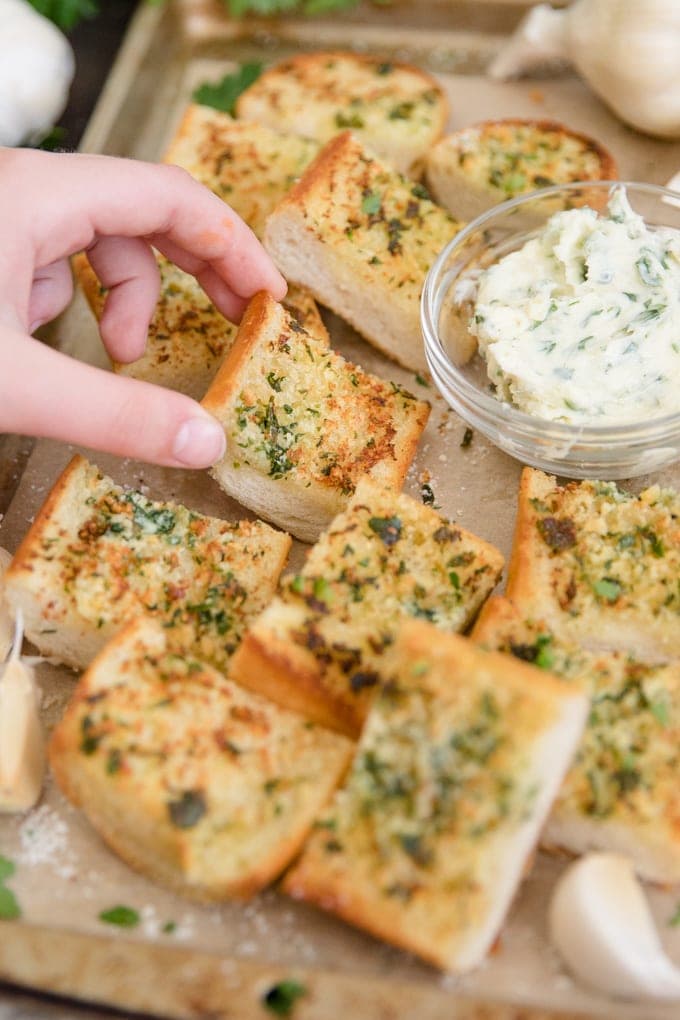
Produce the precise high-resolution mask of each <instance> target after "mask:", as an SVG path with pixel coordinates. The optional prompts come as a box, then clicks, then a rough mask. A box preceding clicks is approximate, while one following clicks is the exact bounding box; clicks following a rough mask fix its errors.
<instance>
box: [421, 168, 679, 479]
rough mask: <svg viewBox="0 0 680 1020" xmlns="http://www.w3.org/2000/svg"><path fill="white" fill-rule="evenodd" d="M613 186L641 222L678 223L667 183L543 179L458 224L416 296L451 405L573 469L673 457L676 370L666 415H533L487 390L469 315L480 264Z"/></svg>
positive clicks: (626, 466) (491, 431) (629, 471)
mask: <svg viewBox="0 0 680 1020" xmlns="http://www.w3.org/2000/svg"><path fill="white" fill-rule="evenodd" d="M613 187H624V188H625V189H626V193H627V196H628V200H629V202H630V204H631V206H632V208H633V209H634V211H635V212H637V213H639V214H640V215H641V216H642V217H643V218H644V220H645V222H646V223H647V225H648V227H650V228H652V229H654V228H655V227H663V228H666V229H669V228H670V229H675V230H680V195H679V194H678V192H674V191H669V190H668V189H666V188H662V187H658V186H656V185H653V184H640V183H634V182H628V181H598V182H593V181H587V182H579V183H576V184H569V185H557V186H555V187H550V188H544V189H541V191H537V192H532V193H531V194H529V195H523V196H521V197H520V198H516V199H512V200H511V201H508V202H503V203H502V204H500V205H497V206H495V207H494V208H493V209H490V210H489V211H488V212H486V213H483V214H482V215H481V216H479V217H477V219H475V220H474V221H473V222H471V223H470V224H469V225H468V226H467V227H465V228H464V229H463V230H461V231H460V232H459V233H458V234H456V236H455V237H454V238H453V239H452V240H451V241H450V242H449V244H448V245H447V246H446V248H444V250H443V251H442V253H441V254H440V255H439V257H438V258H437V261H436V262H435V263H434V265H433V266H432V268H431V269H430V272H429V273H428V276H427V279H426V281H425V287H424V289H423V295H422V299H421V324H422V330H423V338H424V343H425V354H426V357H427V362H428V365H429V368H430V371H431V373H432V376H433V379H434V382H435V384H436V386H437V388H438V389H439V391H440V392H441V394H442V396H443V397H444V399H445V400H446V401H447V403H448V404H449V406H450V407H452V408H453V410H454V411H456V412H457V413H458V414H459V415H460V417H461V418H462V419H463V420H464V421H465V422H467V424H468V425H470V426H471V427H472V428H474V429H478V430H479V431H480V432H481V433H483V434H484V435H485V436H486V437H487V438H488V439H490V440H491V442H492V443H495V445H496V446H498V447H500V449H501V450H504V451H505V452H506V453H508V454H510V456H511V457H515V458H516V459H517V460H520V461H522V462H523V463H524V464H529V465H531V466H532V467H537V468H542V469H543V470H544V471H548V472H550V473H552V474H557V475H561V476H564V477H570V478H599V479H602V480H614V479H617V478H632V477H634V476H636V475H641V474H647V473H648V472H650V471H656V470H658V469H660V468H662V467H664V466H666V465H668V464H670V463H672V462H673V461H675V460H677V459H679V458H680V380H679V385H678V411H677V413H673V414H670V415H666V416H664V417H659V418H650V417H647V418H646V419H645V420H644V421H632V422H630V423H626V424H619V423H617V424H610V425H589V424H578V425H576V424H567V423H564V422H557V421H551V420H549V419H545V418H538V417H535V416H533V415H529V414H526V413H525V412H524V411H520V410H519V409H518V408H516V407H514V406H512V405H511V404H509V403H507V402H506V401H504V400H502V399H500V398H497V397H496V396H494V392H493V387H492V386H491V385H490V382H489V378H488V376H487V372H486V364H485V362H484V361H483V359H482V357H481V356H480V355H479V354H478V353H477V352H476V339H475V338H474V337H473V336H471V335H470V334H469V333H468V330H467V321H468V319H469V314H470V310H471V307H472V298H473V296H474V290H475V277H476V276H478V275H479V272H480V271H481V270H483V269H484V268H486V267H487V266H489V265H491V264H492V263H493V262H496V261H497V260H498V259H500V258H502V257H503V256H504V255H507V254H508V253H509V252H511V251H514V250H515V249H517V248H520V247H521V246H522V245H523V244H524V243H525V242H526V241H528V240H529V239H530V238H532V237H534V236H535V235H536V234H537V233H538V232H539V231H540V229H541V228H542V226H543V224H544V223H545V222H546V220H547V219H549V217H550V216H552V214H553V213H554V212H556V211H557V210H559V209H569V208H575V207H578V206H583V205H589V206H591V207H592V208H596V209H598V210H604V209H605V207H606V204H607V201H608V199H609V196H610V192H611V189H612V188H613ZM678 336H679V337H680V322H678Z"/></svg>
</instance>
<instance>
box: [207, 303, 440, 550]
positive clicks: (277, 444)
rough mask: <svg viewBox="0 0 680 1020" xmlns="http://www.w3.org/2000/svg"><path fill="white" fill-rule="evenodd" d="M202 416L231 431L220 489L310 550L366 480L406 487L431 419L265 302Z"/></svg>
mask: <svg viewBox="0 0 680 1020" xmlns="http://www.w3.org/2000/svg"><path fill="white" fill-rule="evenodd" d="M203 407H204V408H205V409H206V410H207V411H209V412H210V413H211V414H213V415H214V416H215V417H216V418H217V419H218V420H219V421H221V422H222V423H223V425H224V428H225V434H226V437H227V451H226V454H225V456H224V458H223V459H222V461H220V462H219V464H217V465H216V466H215V467H214V468H213V473H214V474H215V477H216V478H217V480H218V481H219V482H220V484H221V485H222V486H223V488H225V489H226V491H227V492H229V493H230V494H233V495H234V496H235V497H236V498H237V499H239V500H240V501H241V502H242V503H244V504H245V505H246V506H249V507H250V508H251V509H253V510H255V511H256V512H257V513H258V514H260V515H261V516H263V517H266V518H267V519H268V520H271V521H273V522H274V523H276V524H279V525H280V526H282V527H285V528H286V529H287V530H289V531H291V532H292V533H293V534H295V535H297V537H298V538H301V539H303V540H305V541H313V540H314V539H316V538H317V537H318V535H319V533H320V531H321V530H322V529H323V528H324V527H325V526H326V525H327V524H328V523H329V522H330V520H331V519H332V517H333V516H334V514H335V513H337V512H338V511H339V510H340V509H342V507H343V506H345V505H346V503H347V501H348V499H349V497H350V496H351V494H352V493H353V492H354V490H355V488H356V485H357V482H358V480H359V479H360V478H361V477H362V476H363V475H365V474H368V475H371V476H372V477H374V478H376V479H379V480H381V481H383V482H384V484H386V485H389V486H391V487H393V488H395V489H398V488H400V487H401V484H402V482H403V480H404V477H405V475H406V471H407V470H408V466H409V464H410V462H411V459H412V457H413V454H414V452H415V448H416V445H417V443H418V440H419V438H420V435H421V433H422V430H423V428H424V427H425V423H426V421H427V417H428V415H429V407H428V405H427V404H425V403H423V402H421V401H418V400H416V398H415V397H414V396H413V395H412V394H410V393H408V392H407V391H406V390H403V389H401V388H400V387H398V386H396V385H394V384H391V383H388V382H386V381H384V380H382V379H378V378H377V377H376V376H372V375H369V373H367V372H365V371H363V369H361V368H359V367H358V366H356V365H352V364H350V363H349V362H347V361H345V360H344V358H342V357H341V355H339V354H337V353H335V352H334V351H332V350H330V349H329V347H328V345H327V344H326V342H325V339H321V340H320V339H319V338H318V337H315V336H314V335H312V334H310V333H309V332H307V330H305V329H304V328H303V327H301V326H300V324H299V323H298V322H297V321H296V320H295V319H293V318H292V317H291V316H290V315H289V314H288V313H287V312H286V310H285V309H284V308H283V307H282V306H281V305H278V304H277V303H276V302H275V301H274V300H273V299H272V298H271V297H270V296H269V295H268V294H265V293H261V294H259V295H256V296H255V297H254V298H253V300H252V301H251V302H250V304H249V307H248V309H247V310H246V313H245V315H244V318H243V321H242V324H241V327H240V329H239V333H238V337H237V339H236V342H235V344H234V346H233V348H232V350H231V352H230V353H229V356H228V357H227V358H226V360H225V362H224V364H223V365H222V367H221V369H220V371H219V372H218V374H217V376H216V378H215V381H214V383H213V385H212V386H211V388H210V390H209V391H208V393H207V394H206V396H205V398H204V400H203Z"/></svg>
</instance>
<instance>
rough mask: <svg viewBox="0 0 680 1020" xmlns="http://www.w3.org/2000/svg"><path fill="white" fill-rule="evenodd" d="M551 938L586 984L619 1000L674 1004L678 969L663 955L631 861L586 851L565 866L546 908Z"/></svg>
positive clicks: (679, 980) (679, 983) (679, 977)
mask: <svg viewBox="0 0 680 1020" xmlns="http://www.w3.org/2000/svg"><path fill="white" fill-rule="evenodd" d="M549 924H550V934H551V938H552V940H553V942H554V944H555V946H556V947H557V949H558V950H559V952H560V953H561V955H562V956H563V958H564V960H565V963H566V964H567V965H568V967H569V969H570V970H571V971H572V972H573V973H574V974H575V975H576V976H577V977H579V978H581V979H582V980H583V981H584V982H585V983H586V984H588V985H591V986H592V987H593V988H597V989H598V990H599V991H601V992H605V993H606V994H607V995H611V996H617V997H622V998H633V999H637V998H643V997H649V998H656V999H671V1000H676V999H677V1000H680V969H678V968H677V967H675V966H674V965H673V964H672V963H671V961H670V960H669V959H668V957H667V956H666V954H665V953H664V951H663V947H662V945H661V942H660V939H659V936H658V933H657V930H656V927H655V925H654V919H653V917H652V914H651V911H650V909H649V906H648V904H647V900H646V899H645V896H644V893H643V890H642V886H641V885H640V883H639V882H638V880H637V879H636V877H635V873H634V870H633V866H632V863H631V862H630V861H629V860H628V859H627V858H626V857H622V856H620V855H619V854H612V853H592V854H587V855H586V856H585V857H582V858H580V859H579V860H578V861H576V862H575V863H574V864H572V865H570V866H569V867H568V868H567V870H566V871H565V873H564V874H563V875H562V877H561V878H560V880H559V881H558V883H557V886H556V887H555V890H554V892H553V896H552V899H551V902H550V908H549Z"/></svg>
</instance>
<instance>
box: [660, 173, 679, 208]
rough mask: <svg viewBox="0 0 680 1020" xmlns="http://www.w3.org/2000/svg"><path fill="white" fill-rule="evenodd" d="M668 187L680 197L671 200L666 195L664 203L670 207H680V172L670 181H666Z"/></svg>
mask: <svg viewBox="0 0 680 1020" xmlns="http://www.w3.org/2000/svg"><path fill="white" fill-rule="evenodd" d="M666 187H667V188H668V190H669V191H677V193H678V197H677V198H671V197H670V195H664V197H663V201H664V202H667V203H668V205H677V206H680V171H678V173H677V174H673V176H672V177H671V179H670V180H669V181H666Z"/></svg>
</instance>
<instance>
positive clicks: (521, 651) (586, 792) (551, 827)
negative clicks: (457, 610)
mask: <svg viewBox="0 0 680 1020" xmlns="http://www.w3.org/2000/svg"><path fill="white" fill-rule="evenodd" d="M472 637H473V639H474V640H475V641H477V642H478V643H480V644H482V645H483V646H484V647H487V648H492V649H496V650H498V651H502V652H506V653H508V654H510V655H513V656H515V657H516V658H519V659H523V660H525V661H528V662H532V663H533V664H535V665H537V666H540V667H541V668H542V669H546V670H550V671H551V672H553V673H555V674H557V675H558V676H562V677H564V678H565V679H568V680H571V681H572V682H574V683H575V684H577V685H579V686H580V687H581V688H582V689H583V690H584V691H585V693H586V694H587V695H588V696H589V698H590V713H589V716H588V722H587V725H586V728H585V730H584V732H583V736H582V738H581V742H580V744H579V747H578V750H577V753H576V755H575V757H574V760H573V762H572V764H571V767H570V769H569V772H568V773H567V776H566V778H565V781H564V783H563V784H562V788H561V790H560V794H559V797H558V798H557V800H556V802H555V805H554V808H553V811H552V813H551V816H550V818H549V820H548V823H547V825H546V828H545V830H544V833H543V837H542V840H543V842H544V843H545V844H546V845H548V846H558V847H562V848H563V849H566V850H568V851H570V852H572V853H577V854H581V853H587V852H588V851H590V850H602V851H609V852H613V853H623V854H625V855H626V856H628V857H630V858H631V860H632V861H633V862H634V864H635V868H636V870H637V871H638V873H639V874H640V875H642V876H643V877H644V878H646V879H648V880H650V881H653V882H661V883H675V882H677V881H679V880H680V831H679V830H678V824H677V819H678V817H679V816H680V786H679V784H678V769H680V663H678V662H673V663H669V664H668V665H665V666H662V665H649V664H646V663H641V662H637V661H636V660H635V659H634V658H633V657H632V656H630V655H627V654H626V653H625V652H620V651H610V652H597V653H594V652H588V651H586V650H585V649H582V648H580V647H578V646H577V645H576V644H573V643H571V642H569V641H568V640H564V639H560V638H558V637H557V636H556V635H555V634H553V633H552V632H551V630H550V628H549V627H548V626H546V624H545V622H543V621H542V620H541V619H540V618H533V619H527V618H525V617H523V615H522V614H521V613H520V612H519V610H517V609H516V608H515V607H514V606H513V605H512V603H510V602H509V601H508V600H507V599H501V598H491V599H490V600H489V601H488V602H487V603H486V605H485V606H484V608H483V609H482V612H481V614H480V617H479V620H478V621H477V623H476V625H475V629H474V631H473V634H472Z"/></svg>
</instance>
